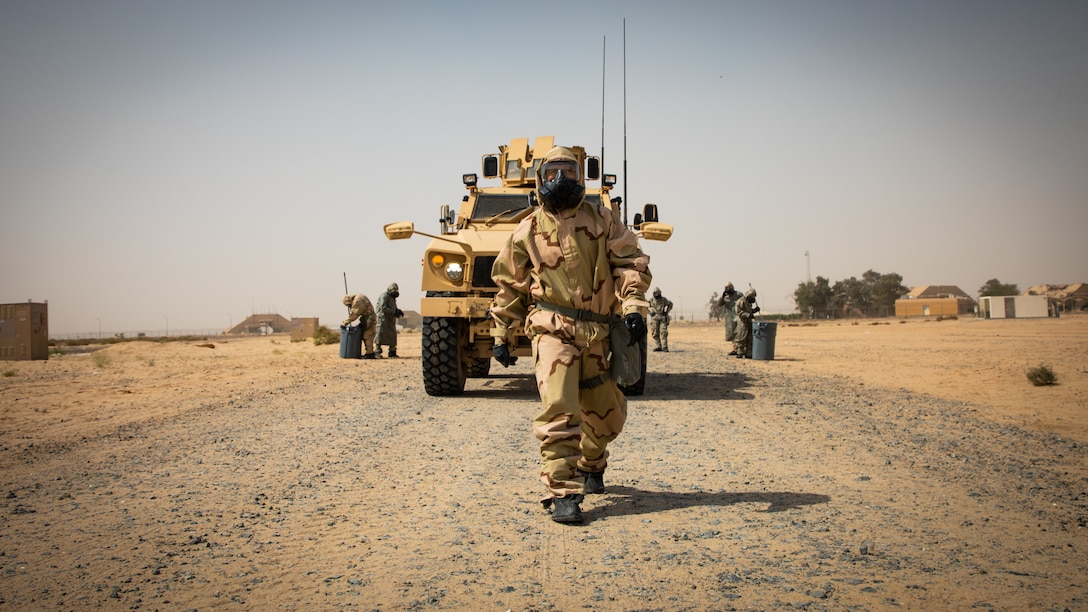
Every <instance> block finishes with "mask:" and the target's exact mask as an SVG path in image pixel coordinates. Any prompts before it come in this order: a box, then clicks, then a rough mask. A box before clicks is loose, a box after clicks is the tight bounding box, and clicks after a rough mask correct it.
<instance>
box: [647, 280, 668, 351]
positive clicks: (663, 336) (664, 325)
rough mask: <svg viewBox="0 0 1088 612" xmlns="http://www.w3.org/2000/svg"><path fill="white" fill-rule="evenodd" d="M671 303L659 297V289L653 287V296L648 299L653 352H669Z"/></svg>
mask: <svg viewBox="0 0 1088 612" xmlns="http://www.w3.org/2000/svg"><path fill="white" fill-rule="evenodd" d="M670 312H672V301H671V300H669V298H666V297H662V296H661V288H660V287H654V296H653V298H651V299H650V331H651V333H652V335H653V337H654V343H655V344H656V345H657V346H655V347H654V351H656V352H661V351H665V352H666V353H667V352H669V313H670Z"/></svg>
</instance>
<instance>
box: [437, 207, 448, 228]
mask: <svg viewBox="0 0 1088 612" xmlns="http://www.w3.org/2000/svg"><path fill="white" fill-rule="evenodd" d="M438 215H439V217H438V227H439V228H440V231H441V233H443V234H445V233H448V232H449V231H450V205H449V204H443V205H442V208H440V209H439V211H438Z"/></svg>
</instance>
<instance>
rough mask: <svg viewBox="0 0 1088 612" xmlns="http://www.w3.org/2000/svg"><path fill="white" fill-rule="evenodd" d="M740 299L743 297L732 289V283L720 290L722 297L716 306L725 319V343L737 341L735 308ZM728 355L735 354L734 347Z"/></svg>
mask: <svg viewBox="0 0 1088 612" xmlns="http://www.w3.org/2000/svg"><path fill="white" fill-rule="evenodd" d="M742 297H744V296H743V295H741V293H740V291H737V290H736V289H734V288H733V283H726V284H725V288H724V289H722V296H721V297H720V298H718V306H721V308H722V316H724V317H725V341H726V342H734V341H735V340H736V339H737V311H736V310H735V308H736V305H737V301H738V300H740V299H741V298H742ZM729 354H730V355H736V354H737V349H736V347H735V346H734V348H733V350H732V351H729Z"/></svg>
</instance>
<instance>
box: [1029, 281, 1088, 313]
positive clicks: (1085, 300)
mask: <svg viewBox="0 0 1088 612" xmlns="http://www.w3.org/2000/svg"><path fill="white" fill-rule="evenodd" d="M1024 295H1045V296H1046V297H1047V298H1048V299H1049V300H1050V304H1051V307H1052V308H1054V307H1057V308H1056V310H1057V311H1058V312H1081V311H1084V310H1088V283H1072V284H1069V285H1035V286H1034V287H1030V288H1028V290H1027V291H1025V292H1024Z"/></svg>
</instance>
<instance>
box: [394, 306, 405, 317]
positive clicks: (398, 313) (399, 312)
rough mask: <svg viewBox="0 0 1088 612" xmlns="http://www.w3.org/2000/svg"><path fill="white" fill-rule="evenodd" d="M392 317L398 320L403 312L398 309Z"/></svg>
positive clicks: (402, 315)
mask: <svg viewBox="0 0 1088 612" xmlns="http://www.w3.org/2000/svg"><path fill="white" fill-rule="evenodd" d="M393 316H394V317H396V318H398V319H400V318H402V317H404V311H403V310H401V309H400V308H398V309H397V311H396V312H394V313H393Z"/></svg>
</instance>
